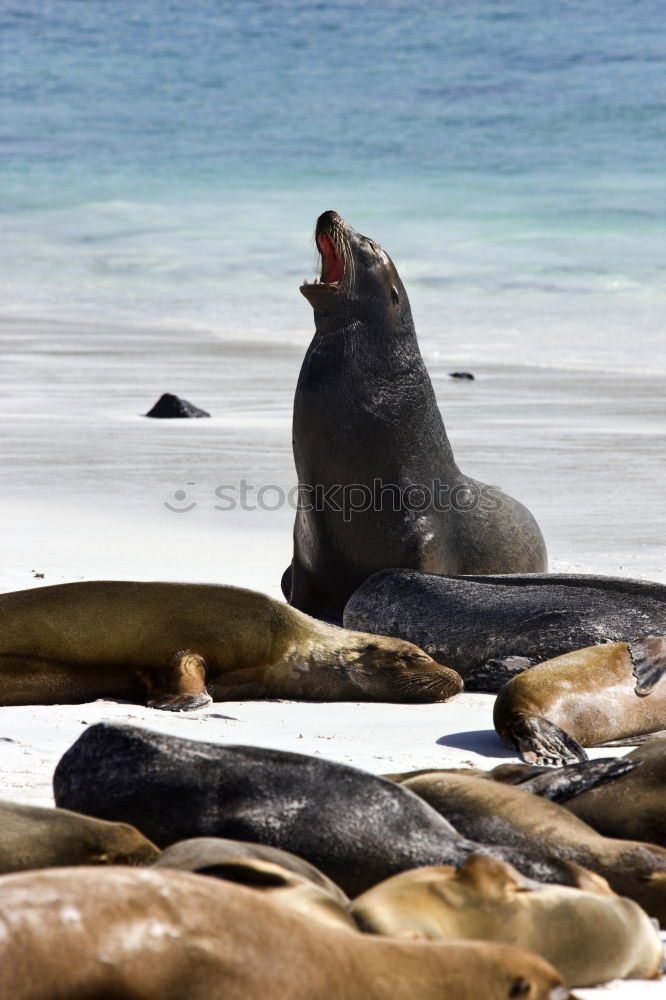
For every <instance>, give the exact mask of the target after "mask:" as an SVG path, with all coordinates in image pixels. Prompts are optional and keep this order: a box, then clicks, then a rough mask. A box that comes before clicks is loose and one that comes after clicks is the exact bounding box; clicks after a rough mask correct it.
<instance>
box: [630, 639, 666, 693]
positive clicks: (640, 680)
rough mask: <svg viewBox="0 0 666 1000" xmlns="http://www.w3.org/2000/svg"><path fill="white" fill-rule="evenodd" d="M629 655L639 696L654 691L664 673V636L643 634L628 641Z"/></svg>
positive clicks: (665, 667) (665, 642)
mask: <svg viewBox="0 0 666 1000" xmlns="http://www.w3.org/2000/svg"><path fill="white" fill-rule="evenodd" d="M629 655H630V656H631V662H632V663H633V665H634V670H633V674H634V677H635V678H636V687H635V688H634V690H635V692H636V694H637V695H638V696H639V698H644V697H645V696H646V695H648V694H650V692H652V691H654V689H655V688H656V686H657V684H658V683H659V681H660V680H661V678H662V677H663V676H664V674H665V673H666V636H663V635H645V636H642V637H641V638H640V639H634V640H633V641H632V642H630V643H629Z"/></svg>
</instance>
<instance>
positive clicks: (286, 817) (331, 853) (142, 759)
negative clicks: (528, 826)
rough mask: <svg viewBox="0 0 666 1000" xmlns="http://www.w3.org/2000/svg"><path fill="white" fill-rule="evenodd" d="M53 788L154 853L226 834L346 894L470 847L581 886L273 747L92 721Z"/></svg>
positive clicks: (375, 781)
mask: <svg viewBox="0 0 666 1000" xmlns="http://www.w3.org/2000/svg"><path fill="white" fill-rule="evenodd" d="M91 776H92V777H91ZM53 788H54V792H55V799H56V803H57V804H58V805H61V806H65V807H66V808H75V809H79V810H80V811H82V812H85V813H87V814H89V815H91V816H99V817H100V818H101V819H116V820H124V821H125V822H131V823H134V824H135V825H136V826H137V827H138V828H139V829H140V830H142V831H143V832H144V833H145V834H146V835H147V836H150V837H151V838H152V839H153V840H154V841H155V843H156V844H158V846H160V847H167V846H168V845H169V844H173V843H175V842H176V841H179V840H185V839H187V838H189V837H225V836H230V837H234V838H238V839H242V840H246V841H251V842H252V841H254V842H257V843H263V844H268V845H269V846H271V847H278V848H280V849H282V850H287V851H290V852H291V853H293V854H297V855H298V856H299V857H301V858H304V859H305V860H306V861H309V862H310V864H313V865H316V867H317V868H319V869H320V870H321V871H323V872H324V873H325V874H326V875H327V876H328V877H329V878H330V879H332V880H333V881H334V882H335V883H336V884H337V885H339V886H340V887H341V888H342V889H343V890H344V892H346V893H347V894H348V895H350V896H351V895H355V894H357V893H359V892H363V891H364V890H365V889H368V888H369V887H370V886H371V885H374V884H375V883H376V882H380V881H381V880H382V879H384V878H388V877H389V876H390V875H395V874H396V873H397V872H399V871H404V870H405V869H407V868H416V867H418V866H420V865H431V864H461V863H462V862H463V861H464V860H465V858H467V857H468V856H469V855H470V854H474V853H478V852H479V851H480V852H482V853H493V854H496V855H497V856H498V857H504V858H506V860H509V859H512V861H513V864H515V866H516V868H518V869H519V870H520V871H521V872H523V874H525V875H528V876H529V877H530V878H535V879H537V880H539V881H544V882H545V881H549V882H561V883H563V884H566V885H578V884H579V882H580V870H579V868H578V867H577V866H575V865H571V863H570V862H568V861H562V860H559V859H553V858H548V857H547V856H546V853H545V852H544V851H543V850H541V849H539V850H538V851H531V850H530V848H529V847H528V848H526V849H525V850H520V851H516V849H515V847H514V846H509V847H506V848H505V847H503V846H501V845H495V846H493V847H492V848H485V847H483V846H482V845H481V844H478V843H476V842H475V841H473V840H468V839H467V838H465V837H462V836H460V834H459V833H458V832H457V831H456V830H455V829H454V828H453V826H451V824H450V823H448V822H447V821H446V820H445V819H444V818H443V817H442V816H440V815H439V814H438V813H437V812H436V811H435V810H434V809H431V808H430V807H429V806H428V805H426V803H425V802H423V800H422V799H420V798H419V797H418V796H416V795H413V794H412V793H411V792H409V791H407V790H406V789H405V788H402V787H401V786H400V785H396V784H394V783H393V782H390V781H384V779H383V778H378V777H377V776H376V775H374V774H370V773H369V772H367V771H361V770H358V769H357V768H354V767H348V766H347V765H346V764H338V763H336V762H334V761H330V760H322V759H321V758H318V757H308V756H305V755H304V754H296V753H287V752H285V751H282V750H269V749H266V748H264V747H251V746H250V747H248V746H229V745H220V744H219V743H203V742H199V741H198V740H186V739H181V738H179V737H176V736H171V735H166V734H163V733H154V732H149V731H148V730H146V729H141V728H139V727H137V726H129V725H122V724H116V723H109V722H100V723H97V724H96V725H94V726H90V727H89V728H88V729H86V730H85V732H84V733H82V734H81V736H80V737H79V738H78V740H77V741H76V742H75V743H74V744H73V745H72V746H71V747H70V749H69V750H68V751H67V752H66V753H65V755H64V756H63V757H62V758H61V760H60V762H59V763H58V766H57V767H56V770H55V774H54V776H53ZM324 790H325V794H324Z"/></svg>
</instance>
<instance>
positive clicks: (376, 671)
mask: <svg viewBox="0 0 666 1000" xmlns="http://www.w3.org/2000/svg"><path fill="white" fill-rule="evenodd" d="M340 658H341V659H342V660H343V661H344V663H345V665H346V668H347V670H348V671H349V675H350V678H351V679H352V680H353V681H354V682H355V683H356V684H358V686H359V688H360V689H361V690H362V691H363V692H364V693H365V694H366V695H369V696H371V697H373V698H377V699H379V700H382V698H384V699H385V698H386V696H387V692H388V691H389V690H392V691H395V690H396V689H397V690H399V691H400V692H401V697H402V699H403V700H404V701H405V702H414V703H418V702H434V701H447V700H448V699H449V698H452V697H453V695H455V694H460V692H461V691H462V690H463V687H464V684H463V679H462V677H461V676H460V674H458V673H456V671H455V670H451V668H450V667H445V666H443V665H442V664H441V663H437V661H436V660H433V658H432V657H431V656H428V654H427V653H424V652H423V650H422V649H419V647H418V646H414V645H413V644H412V643H411V642H406V641H405V640H403V639H393V638H390V637H388V636H378V635H370V634H368V635H366V634H364V633H358V634H355V635H354V642H353V643H352V644H351V646H350V648H346V649H344V651H341V653H340ZM389 680H390V687H389V685H388V684H387V682H388V681H389Z"/></svg>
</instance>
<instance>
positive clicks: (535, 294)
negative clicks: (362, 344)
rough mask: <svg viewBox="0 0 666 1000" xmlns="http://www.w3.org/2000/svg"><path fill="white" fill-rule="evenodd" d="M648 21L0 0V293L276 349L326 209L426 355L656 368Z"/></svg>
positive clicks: (657, 262)
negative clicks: (389, 278) (402, 290)
mask: <svg viewBox="0 0 666 1000" xmlns="http://www.w3.org/2000/svg"><path fill="white" fill-rule="evenodd" d="M663 13H664V10H663V4H662V3H661V2H660V0H606V2H601V0H586V2H585V3H580V2H562V0H560V2H550V0H546V2H543V3H535V2H519V0H516V2H501V0H496V2H493V0H468V2H465V3H462V2H461V3H447V4H435V3H432V2H424V0H418V2H412V3H410V4H406V3H402V2H388V3H386V2H385V3H382V4H378V3H376V2H372V3H371V2H367V0H349V2H341V3H335V4H333V3H316V2H306V0H291V2H286V0H285V2H276V0H273V2H259V0H257V2H242V0H241V2H238V0H237V2H234V3H227V2H217V3H213V2H203V0H193V2H187V3H186V2H184V0H160V2H157V0H131V2H129V0H114V2H110V0H23V2H21V4H20V5H19V4H18V3H12V2H7V0H3V2H2V3H0V37H1V38H2V67H3V69H2V73H3V88H2V89H3V104H2V110H1V121H2V126H1V131H2V135H1V137H0V142H1V145H0V154H1V157H0V192H1V195H2V215H1V216H0V226H1V230H0V239H2V245H3V248H4V249H3V271H4V291H3V306H2V311H3V312H4V313H5V314H6V315H9V316H19V317H20V316H37V317H40V318H55V319H65V320H67V319H70V320H81V319H83V320H89V321H90V322H94V321H95V320H97V319H100V318H103V319H104V320H105V321H107V322H109V321H110V322H115V323H117V324H118V325H119V326H123V325H128V324H135V323H136V324H143V325H145V324H149V325H159V326H168V327H178V328H180V329H183V328H184V329H188V328H190V329H201V330H203V331H209V332H210V333H211V334H212V335H214V336H216V337H220V338H225V337H230V336H231V337H236V336H238V334H243V335H247V336H250V337H252V338H255V339H260V340H261V339H281V340H293V341H295V342H299V343H300V342H302V340H303V337H304V335H306V334H307V331H308V330H310V328H311V315H310V312H309V307H308V306H307V304H306V303H305V302H304V300H303V299H302V298H301V297H300V295H299V294H298V284H299V283H300V281H301V280H302V279H303V278H304V277H310V276H311V275H312V273H313V268H314V262H313V252H312V249H311V246H310V238H311V233H312V229H313V226H314V221H315V218H316V216H317V215H318V214H319V212H321V211H322V210H324V209H327V208H335V209H337V210H338V211H339V212H341V213H342V214H343V215H345V216H346V217H347V218H348V219H349V220H350V221H351V222H352V224H353V225H354V226H356V227H357V228H358V229H360V230H361V231H364V232H366V233H368V234H370V235H372V236H373V237H375V238H377V239H379V240H380V241H381V242H382V243H383V244H384V246H385V247H386V248H387V250H388V251H389V252H390V253H391V255H392V256H393V257H394V259H395V260H396V263H397V264H398V266H399V268H400V270H401V273H402V275H403V278H404V280H405V282H406V284H407V288H408V291H409V293H410V297H411V299H412V304H413V307H414V312H415V316H416V319H417V327H418V330H419V333H420V336H421V340H422V342H423V344H424V347H425V349H426V352H429V353H430V355H431V356H433V357H434V356H445V357H446V358H450V359H452V360H469V361H470V362H473V361H474V360H487V361H495V362H506V361H516V362H526V363H531V364H544V365H547V366H553V365H554V366H558V365H559V366H561V367H581V366H582V367H595V368H606V369H610V370H612V369H616V368H623V369H624V368H632V369H635V370H639V371H640V370H649V371H652V372H654V371H656V370H664V371H666V347H665V346H664V341H665V338H664V336H663V315H664V305H665V304H666V302H665V300H666V295H665V293H664V275H665V271H666V265H665V254H664V250H665V241H664V233H665V232H666V228H665V222H666V218H665V216H666V179H665V176H664V159H665V153H666V143H665V120H666V114H665V110H666V74H665V72H664V71H665V68H666V50H664V46H663V36H662V25H663Z"/></svg>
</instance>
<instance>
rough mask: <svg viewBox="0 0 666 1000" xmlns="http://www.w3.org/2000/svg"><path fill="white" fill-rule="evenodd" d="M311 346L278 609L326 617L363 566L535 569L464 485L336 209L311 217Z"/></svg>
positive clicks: (299, 407) (389, 308) (500, 519)
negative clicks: (317, 274)
mask: <svg viewBox="0 0 666 1000" xmlns="http://www.w3.org/2000/svg"><path fill="white" fill-rule="evenodd" d="M315 239H316V244H317V249H318V250H319V253H320V256H321V266H322V271H321V279H320V280H318V281H315V282H314V283H313V284H309V283H308V282H305V283H304V284H303V285H302V287H301V292H302V293H303V295H304V296H305V298H306V299H307V300H308V302H309V303H310V304H311V305H312V308H313V310H314V320H315V336H314V339H313V340H312V343H311V344H310V346H309V347H308V350H307V353H306V355H305V358H304V360H303V365H302V367H301V372H300V375H299V378H298V384H297V387H296V395H295V398H294V420H293V435H292V436H293V446H294V461H295V464H296V472H297V475H298V483H299V507H298V510H297V512H296V521H295V525H294V556H293V562H292V566H291V569H290V570H287V571H286V573H285V575H284V577H283V590H284V593H285V596H286V597H287V598H288V599H289V601H290V603H291V604H292V605H293V606H294V607H296V608H300V610H301V611H306V612H307V613H308V614H311V615H315V616H316V617H319V618H321V617H324V618H330V619H333V620H338V621H340V620H341V619H342V612H343V610H344V606H345V604H346V602H347V600H348V599H349V597H350V596H351V595H352V593H353V592H354V590H356V588H357V587H359V586H360V585H361V584H362V583H363V581H364V580H365V579H366V578H367V577H369V576H370V575H371V574H372V573H375V572H377V570H381V569H386V568H389V567H403V566H404V567H409V568H411V569H417V570H423V571H425V572H431V573H452V574H459V573H538V572H543V571H544V570H545V569H546V567H547V556H546V546H545V543H544V540H543V536H542V534H541V531H540V530H539V527H538V525H537V523H536V521H535V520H534V518H533V516H532V515H531V514H530V512H529V511H528V510H527V509H526V508H525V507H524V506H523V505H522V504H520V503H518V501H516V500H514V499H513V497H510V496H507V495H506V494H505V493H502V492H500V490H498V489H495V488H494V487H490V486H487V485H486V484H485V483H481V482H478V481H477V480H475V479H471V478H470V477H469V476H466V475H464V473H462V472H461V471H460V469H459V468H458V466H457V464H456V462H455V459H454V457H453V451H452V449H451V445H450V443H449V440H448V438H447V435H446V430H445V428H444V423H443V421H442V416H441V413H440V410H439V407H438V405H437V400H436V398H435V393H434V391H433V387H432V383H431V381H430V377H429V376H428V372H427V370H426V367H425V365H424V363H423V358H422V357H421V353H420V351H419V346H418V343H417V340H416V333H415V330H414V322H413V319H412V313H411V309H410V305H409V299H408V298H407V293H406V291H405V289H404V286H403V284H402V281H401V280H400V276H399V274H398V272H397V270H396V268H395V265H394V264H393V261H392V260H391V258H390V257H389V256H388V254H387V253H386V251H385V250H384V249H383V248H382V247H381V246H380V245H379V243H377V242H376V241H375V240H371V239H368V237H366V236H362V235H361V234H360V233H357V232H356V231H355V230H354V229H352V227H351V226H350V225H349V224H348V223H347V222H345V220H344V219H343V218H341V217H340V216H339V215H338V214H337V212H331V211H329V212H324V213H323V215H321V216H320V217H319V219H318V220H317V228H316V235H315Z"/></svg>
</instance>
